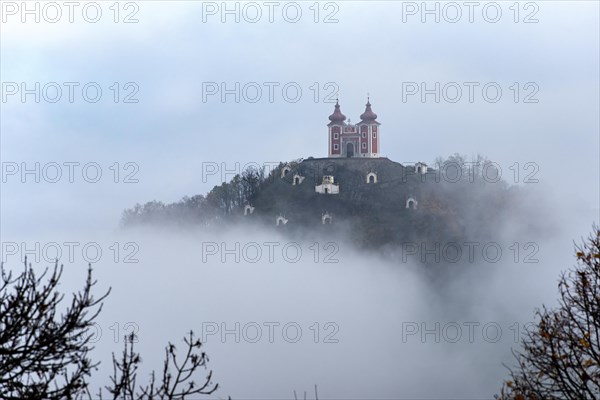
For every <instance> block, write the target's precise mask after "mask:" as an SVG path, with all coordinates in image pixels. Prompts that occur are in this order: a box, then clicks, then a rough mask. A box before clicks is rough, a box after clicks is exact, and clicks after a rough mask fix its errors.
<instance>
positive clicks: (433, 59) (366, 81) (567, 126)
mask: <svg viewBox="0 0 600 400" xmlns="http://www.w3.org/2000/svg"><path fill="white" fill-rule="evenodd" d="M7 3H11V2H4V3H3V4H4V5H3V7H4V8H6V10H4V14H3V18H5V20H6V21H5V22H4V21H3V24H2V32H1V33H2V54H1V55H2V60H1V67H2V82H3V83H4V85H5V86H4V87H3V93H4V94H5V96H6V97H5V98H4V99H3V102H2V121H1V128H2V150H1V151H2V152H1V156H2V161H3V162H17V163H18V164H19V168H20V167H21V165H20V163H22V162H26V163H27V166H28V167H31V168H33V167H32V166H31V165H32V164H33V163H35V162H36V161H37V162H40V163H41V164H40V166H41V167H42V168H43V167H44V166H45V165H46V164H47V163H48V162H57V163H59V164H61V165H62V164H63V163H64V162H80V163H81V165H84V164H86V163H89V162H97V163H99V164H100V165H101V167H102V170H103V177H102V179H100V181H99V182H98V183H95V184H90V183H87V182H86V181H85V180H83V179H82V177H81V170H76V171H75V172H76V173H77V172H79V173H80V174H79V176H76V178H75V183H74V184H68V179H67V178H66V176H67V173H68V167H67V166H64V165H63V167H62V172H63V178H62V179H61V180H60V181H59V182H58V183H56V184H53V183H48V181H47V180H45V179H44V178H43V176H42V178H41V181H42V183H40V184H36V183H35V182H33V178H34V177H33V175H29V176H28V177H27V183H25V184H21V182H20V181H21V179H20V177H19V174H18V173H17V175H8V176H7V177H6V179H5V180H6V184H5V185H3V186H4V187H5V188H6V189H5V190H3V193H2V203H3V204H2V207H5V208H3V214H2V217H3V218H2V219H3V223H2V229H3V232H11V231H13V230H15V229H19V228H18V227H19V225H21V226H22V225H23V224H22V223H21V222H20V221H22V220H23V218H25V217H26V216H27V217H28V219H29V220H31V216H32V214H31V213H32V212H34V213H39V214H40V215H38V218H46V222H52V223H66V224H67V225H71V224H72V223H74V222H75V221H74V220H73V218H76V219H77V220H81V218H80V217H81V216H82V215H85V216H86V217H85V220H86V226H90V224H92V225H93V226H100V225H102V224H105V223H107V222H108V221H109V220H113V221H116V220H117V219H118V217H119V214H120V211H121V210H122V209H123V208H125V207H128V206H130V205H132V204H134V203H135V202H145V201H149V200H153V199H156V200H162V201H176V200H178V199H179V198H181V197H182V196H184V195H190V194H196V193H205V192H206V191H208V190H210V189H211V188H212V186H214V185H215V184H218V183H219V181H220V179H218V178H220V174H217V175H216V176H211V177H209V178H208V179H205V181H206V182H203V179H202V174H201V171H202V163H203V162H217V163H218V164H221V163H223V162H224V163H226V164H225V167H226V168H227V169H233V170H235V169H236V164H235V163H236V162H239V163H240V165H241V166H243V165H244V164H246V163H247V162H258V163H261V164H262V163H268V162H275V161H280V160H290V159H295V158H299V157H308V156H315V157H320V156H321V157H322V156H326V152H327V142H326V126H325V125H326V123H328V119H327V117H328V115H329V114H330V113H331V112H332V110H333V104H331V103H328V102H327V101H330V100H331V99H333V98H334V97H336V95H337V96H339V99H340V103H341V106H342V111H343V112H344V113H345V114H346V116H347V117H348V118H350V119H351V120H353V121H358V120H359V118H358V116H359V115H360V114H361V113H362V112H363V111H364V104H365V102H366V96H367V93H370V95H371V103H372V104H373V110H374V111H375V112H376V113H377V114H378V115H379V118H378V120H379V121H380V122H381V123H382V139H381V146H382V151H381V152H382V154H383V155H386V156H388V157H389V158H391V159H393V160H396V161H399V162H413V161H418V160H422V161H425V162H430V163H431V162H432V161H433V160H434V159H435V157H437V156H440V155H442V156H447V155H449V154H452V153H455V152H459V153H462V154H466V155H467V156H472V155H476V154H478V153H480V154H483V155H485V156H487V157H488V158H490V159H492V160H495V161H497V162H498V163H500V165H501V166H502V167H503V175H504V176H505V177H510V178H514V170H509V169H508V167H510V166H511V165H513V164H514V163H515V162H518V163H519V169H520V170H521V176H520V177H519V178H520V179H519V180H520V181H522V179H523V174H524V173H525V174H526V173H528V172H533V167H530V168H532V169H530V170H528V171H525V170H524V164H525V163H527V162H533V163H536V164H537V165H538V166H539V171H538V172H537V173H536V177H538V178H539V179H540V183H541V184H546V185H549V186H551V187H553V188H555V189H556V190H557V192H556V193H555V195H556V196H561V197H563V198H564V199H565V202H566V203H569V204H571V206H574V207H577V208H578V209H582V208H583V209H584V210H585V213H586V215H587V217H588V219H592V218H593V217H594V216H595V215H597V214H598V207H597V204H598V201H597V200H598V190H597V189H598V187H597V185H596V184H595V183H596V182H598V178H599V176H598V169H599V167H598V147H599V144H598V129H599V128H598V106H599V104H598V47H599V46H598V44H599V43H598V4H597V3H596V2H592V1H589V2H586V1H582V2H570V3H567V2H555V1H552V2H550V1H548V2H537V3H531V4H530V5H529V6H527V7H525V6H524V5H523V4H522V5H521V6H520V7H519V12H518V16H516V15H515V9H514V7H513V8H509V7H511V5H510V4H509V3H499V8H500V11H501V13H502V14H501V17H500V18H499V21H498V22H496V23H491V22H487V20H489V21H493V20H495V19H497V18H496V17H495V15H496V14H495V13H496V10H497V8H498V7H496V6H493V5H492V6H489V5H487V6H486V4H488V3H480V4H479V5H477V6H476V7H474V8H473V9H472V17H470V16H469V10H470V9H469V7H467V6H465V5H462V3H456V4H458V5H459V8H457V7H454V6H452V7H449V6H445V4H444V3H440V4H438V5H437V7H438V9H439V10H440V16H439V18H440V22H439V23H436V22H435V17H436V16H435V15H429V14H423V13H422V9H421V3H410V2H397V3H394V2H387V1H370V2H366V1H365V2H361V1H352V2H337V3H331V4H330V5H327V6H326V5H325V3H321V4H320V6H319V7H318V8H319V15H318V18H319V20H320V22H319V23H315V22H314V18H315V9H316V8H315V7H313V6H312V3H301V4H300V6H299V8H300V10H301V12H302V14H301V17H300V18H299V21H298V22H296V23H291V22H287V21H286V19H287V20H289V21H292V20H294V18H295V12H296V8H298V7H295V6H289V5H288V6H286V7H285V8H284V6H285V4H287V3H281V4H279V5H278V6H276V7H274V8H273V11H272V19H273V22H272V23H269V8H268V7H267V6H265V5H264V4H263V3H260V2H259V3H252V5H251V6H247V5H246V3H238V9H239V12H238V15H237V18H239V20H240V22H239V23H236V21H235V18H236V15H235V14H224V13H222V7H221V5H220V3H218V2H217V3H211V2H204V3H203V2H195V1H181V2H176V3H172V2H170V3H167V2H161V1H142V2H135V3H132V4H131V5H129V6H127V7H125V5H124V4H123V5H121V7H120V9H119V10H120V13H119V15H118V18H119V21H121V22H119V23H114V18H115V11H114V10H113V9H110V8H109V7H110V4H108V3H100V9H101V11H102V15H101V17H100V20H99V21H98V22H97V23H90V22H87V21H86V19H85V18H87V19H88V20H93V18H94V13H95V8H94V7H88V8H86V9H85V10H86V12H85V13H84V11H83V9H84V7H83V6H84V3H82V4H81V5H80V6H77V7H75V8H74V9H73V20H74V22H73V23H69V20H68V18H69V9H68V8H67V7H65V6H61V7H60V10H61V13H62V16H61V18H60V19H59V21H58V22H56V23H50V22H49V20H51V19H53V18H55V15H56V14H55V11H54V9H53V8H52V7H49V8H44V4H45V3H43V2H42V3H40V6H39V10H40V11H39V13H40V22H39V23H35V20H34V17H35V15H22V12H23V10H22V8H21V7H20V4H17V5H18V9H17V10H14V8H11V5H10V4H7ZM15 4H16V3H15ZM59 5H60V4H59ZM254 5H258V8H257V7H255V6H254ZM230 6H231V5H230ZM484 6H485V7H484ZM534 6H535V7H534ZM13 7H14V6H13ZM32 7H33V6H32ZM231 7H233V6H231ZM310 7H313V8H312V9H311V8H310ZM428 7H430V9H435V8H434V7H436V3H434V2H432V3H430V4H429V6H428ZM415 8H417V9H415ZM257 9H259V10H260V12H261V18H260V19H259V20H258V22H256V23H251V22H250V21H251V20H254V19H255V18H256V10H257ZM457 9H458V10H460V12H461V17H460V18H458V17H457V16H456V15H457V14H456V10H457ZM484 9H485V10H486V11H485V12H484ZM284 10H285V12H284ZM13 14H14V15H13ZM21 17H24V18H26V22H25V23H22V22H21V21H20V19H21ZM84 17H85V18H84ZM126 17H129V19H137V20H138V22H137V23H123V21H122V20H124V19H126ZM222 18H225V23H222V22H221V21H222ZM422 18H425V23H422V22H421V20H422ZM457 18H458V22H455V23H451V22H449V21H451V20H454V19H457ZM469 18H472V20H473V22H472V23H470V22H469ZM515 18H518V20H519V22H518V23H515V22H514V19H515ZM403 19H404V20H405V21H406V22H402V21H403ZM486 19H487V20H486ZM526 19H527V20H528V21H529V20H535V19H537V20H538V22H537V23H524V20H526ZM203 20H204V21H206V22H203ZM324 20H327V21H330V22H331V21H333V23H323V21H324ZM335 20H337V21H338V22H335ZM7 82H8V83H7ZM22 82H25V83H26V85H27V87H28V88H35V86H34V84H35V82H40V90H39V92H40V93H41V101H40V103H35V102H34V100H35V99H34V95H27V96H26V99H25V100H26V101H25V103H23V102H22V101H21V97H20V95H21V94H22V93H21V88H20V87H19V88H18V92H17V93H16V94H14V95H10V94H7V92H8V91H9V90H8V89H11V90H12V88H13V86H12V84H11V83H17V84H19V85H20V84H21V83H22ZM49 82H56V83H57V84H59V85H60V86H61V87H62V92H63V93H62V97H61V98H60V99H59V100H58V101H57V102H56V103H49V102H48V101H45V99H47V98H49V99H53V98H54V97H55V94H54V93H55V92H54V91H53V90H54V89H53V88H52V87H48V89H47V93H46V95H45V93H44V90H43V87H44V85H46V84H48V83H49ZM65 82H77V83H79V86H74V89H73V90H74V101H73V103H70V102H69V98H68V94H69V89H68V87H67V86H65V84H64V83H65ZM90 82H97V84H98V86H100V87H101V89H102V91H103V93H102V97H101V98H100V100H99V101H98V102H96V103H90V102H88V101H86V100H85V98H84V97H83V95H82V93H81V92H82V88H83V86H84V85H85V84H86V83H90ZM114 82H118V86H119V89H120V92H119V97H120V98H119V99H118V100H119V102H118V103H116V104H115V103H114V100H113V98H114V96H115V87H114V86H113V84H114ZM128 82H132V83H133V84H132V85H130V86H128V87H125V84H127V83H128ZM213 82H214V83H216V84H217V87H218V90H219V93H217V94H214V95H213V94H209V93H212V92H209V90H212V89H214V88H215V86H214V85H213ZM236 82H239V83H240V90H239V92H238V93H239V94H240V96H241V99H240V102H239V103H236V102H235V95H234V94H229V95H227V96H226V98H225V103H223V102H221V96H220V94H221V93H220V85H221V83H225V85H226V87H227V88H229V89H234V91H235V84H236ZM252 82H255V83H256V84H258V86H260V87H261V88H262V93H261V96H260V97H258V101H256V102H255V103H250V101H251V100H254V99H255V98H257V96H256V91H255V87H256V85H254V84H251V85H250V86H247V84H248V83H252ZM269 82H274V83H272V84H270V85H272V87H273V93H274V94H273V102H272V103H271V102H270V99H269V86H268V85H269V84H268V83H269ZM315 82H316V83H317V84H316V86H315ZM423 82H424V83H425V85H426V88H429V89H431V88H435V84H436V82H439V83H440V90H439V93H440V94H441V99H440V102H439V103H436V102H435V95H434V94H430V95H427V96H426V98H425V103H423V102H422V101H421V96H420V94H421V92H420V90H421V88H420V87H419V88H418V90H419V92H418V93H416V94H414V95H409V94H407V91H408V90H411V89H414V87H415V86H412V85H413V83H416V84H417V85H419V86H420V85H421V83H423ZM452 82H455V83H456V84H453V83H452ZM465 82H475V84H473V85H474V86H472V87H473V102H472V103H471V102H470V101H469V87H468V86H467V85H465ZM515 82H518V85H517V86H518V87H519V99H518V102H517V103H515V102H514V96H515V94H516V86H513V85H514V83H515ZM530 82H531V83H532V84H531V85H529V86H528V87H525V85H526V84H527V83H530ZM328 83H333V85H330V86H326V85H327V84H328ZM449 83H450V85H449V86H446V92H444V86H445V85H447V84H449ZM489 83H492V84H493V86H494V87H492V88H488V90H489V97H488V99H490V101H488V100H486V98H485V97H484V94H483V93H482V90H483V87H484V85H486V84H489ZM7 84H10V85H11V87H7V86H6V85H7ZM286 84H291V85H289V86H288V100H286V98H285V95H284V94H283V93H282V89H283V87H284V85H286ZM245 85H246V91H244V86H245ZM407 85H408V86H407ZM457 85H458V86H460V87H461V88H462V96H461V97H459V99H458V101H457V102H455V103H451V102H449V101H447V100H446V99H449V100H452V99H454V98H455V97H456V94H455V93H456V92H455V87H456V86H457ZM317 86H318V87H320V90H319V91H318V92H317V90H316V87H317ZM496 86H499V87H500V88H501V90H502V96H501V98H500V99H499V101H497V102H495V103H492V102H491V100H493V98H494V97H495V90H496V89H495V87H496ZM111 87H113V89H111ZM297 87H300V89H301V90H302V95H301V97H299V100H298V101H297V102H295V103H293V102H291V101H293V100H294V99H295V97H296V95H295V93H296V92H295V90H296V89H295V88H297ZM511 88H512V89H511ZM138 89H139V90H138ZM203 89H204V93H203ZM89 91H90V95H89V96H90V97H89V98H90V99H93V97H94V91H95V89H94V88H91V89H89ZM134 91H136V93H135V94H133V95H132V96H131V98H130V99H129V100H138V102H137V103H124V102H123V101H124V100H125V98H126V96H127V95H128V94H132V93H133V92H134ZM334 92H337V93H335V94H334ZM203 94H204V96H203ZM403 94H404V97H405V99H404V100H405V101H403ZM328 95H329V97H328ZM528 95H530V97H527V96H528ZM203 97H204V98H203ZM315 97H316V100H317V102H315ZM203 100H204V101H203ZM531 100H538V102H537V103H525V101H531ZM114 162H119V163H120V165H119V168H120V169H121V172H123V173H133V172H134V170H133V169H134V167H129V169H128V170H125V168H124V164H125V163H127V162H132V163H135V164H136V165H137V166H139V171H138V172H137V173H135V177H136V178H139V183H133V184H124V183H120V184H114V183H111V182H110V181H111V179H113V178H114V171H112V170H109V167H110V166H111V165H113V164H114ZM5 167H6V165H5ZM6 168H12V167H6ZM74 168H75V167H74ZM50 169H51V167H48V174H49V175H51V171H50ZM88 172H89V173H90V174H91V175H93V174H92V172H93V171H92V170H89V171H88ZM52 176H53V175H52ZM92 177H93V176H92ZM227 177H228V178H230V177H231V176H227ZM122 178H123V177H120V179H119V180H122ZM44 182H46V183H44ZM64 182H67V183H66V184H65V183H64ZM57 186H60V191H58V190H55V189H56V187H57ZM574 202H576V203H574ZM575 204H577V205H575ZM84 206H85V207H86V208H87V207H89V208H91V209H93V210H94V212H93V215H90V214H92V213H87V212H85V210H82V207H84ZM44 207H48V208H50V209H52V213H51V214H52V216H46V217H43V216H42V214H46V213H45V212H44V210H43V208H44ZM5 210H9V211H8V212H4V211H5ZM74 211H81V212H82V213H83V214H82V215H79V216H77V217H75V214H74ZM36 219H37V218H36ZM38 220H39V219H38ZM40 221H41V220H40ZM41 225H43V224H41ZM31 229H36V228H34V227H32V226H27V230H31Z"/></svg>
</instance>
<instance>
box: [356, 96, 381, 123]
mask: <svg viewBox="0 0 600 400" xmlns="http://www.w3.org/2000/svg"><path fill="white" fill-rule="evenodd" d="M360 119H361V120H363V121H365V122H372V121H375V120H376V119H377V114H375V113H374V112H373V110H371V102H370V101H369V99H367V104H366V108H365V112H364V113H362V114H361V115H360Z"/></svg>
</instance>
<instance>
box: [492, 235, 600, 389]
mask: <svg viewBox="0 0 600 400" xmlns="http://www.w3.org/2000/svg"><path fill="white" fill-rule="evenodd" d="M576 258H577V266H576V267H575V268H574V269H573V270H571V271H568V272H566V273H563V274H562V275H561V277H560V281H559V284H558V288H559V292H560V298H559V306H558V307H557V308H556V309H547V308H546V307H543V308H542V309H541V310H538V311H537V312H536V316H537V319H538V321H537V322H536V325H535V327H534V328H531V329H528V330H527V332H526V333H525V337H524V339H523V343H522V348H523V349H522V351H519V352H513V353H514V355H515V357H516V360H517V364H518V367H517V368H516V369H513V370H511V371H510V376H511V380H509V381H506V382H505V383H504V385H503V387H502V390H501V393H500V395H498V396H496V398H497V399H503V400H505V399H514V400H525V399H573V400H584V399H598V398H600V230H599V229H598V228H597V227H596V226H594V228H593V233H592V235H590V237H589V238H588V239H587V240H586V241H584V242H583V244H582V245H579V246H576Z"/></svg>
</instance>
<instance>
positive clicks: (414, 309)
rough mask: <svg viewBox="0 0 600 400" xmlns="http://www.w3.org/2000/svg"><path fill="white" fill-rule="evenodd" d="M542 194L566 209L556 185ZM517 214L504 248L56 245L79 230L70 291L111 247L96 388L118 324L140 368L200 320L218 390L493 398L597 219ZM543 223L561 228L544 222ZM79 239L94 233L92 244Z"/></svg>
mask: <svg viewBox="0 0 600 400" xmlns="http://www.w3.org/2000/svg"><path fill="white" fill-rule="evenodd" d="M538 189H539V188H538ZM539 190H541V189H539ZM531 196H533V198H535V199H537V200H539V199H538V198H537V195H534V194H533V193H532V194H531ZM525 198H527V197H525ZM530 207H531V205H530V204H524V205H523V208H524V209H529V208H530ZM536 207H537V208H538V209H540V210H542V211H543V212H545V211H551V210H556V209H559V205H558V204H555V203H554V204H553V202H552V201H551V200H550V199H549V198H548V200H547V201H546V202H545V203H537V204H536ZM517 212H518V207H515V214H514V215H513V216H512V217H511V218H510V219H509V220H508V221H506V224H505V226H506V227H507V228H505V231H504V232H498V238H499V241H498V243H500V244H501V247H502V249H503V251H504V253H503V255H502V257H500V258H499V259H498V260H495V261H494V262H481V261H475V262H469V261H468V260H466V259H463V260H461V262H458V263H448V262H447V260H445V259H444V255H443V254H442V255H441V261H440V262H439V264H436V263H435V262H434V263H431V258H430V259H429V261H430V265H428V266H427V267H425V266H424V265H423V264H422V263H419V262H418V260H415V259H412V258H411V257H408V253H407V249H403V248H402V247H397V248H396V252H395V253H389V252H388V253H387V254H386V255H382V254H380V252H379V251H358V250H356V249H355V248H353V247H352V246H351V245H349V244H348V242H346V241H345V240H344V238H343V237H329V238H328V237H326V236H322V235H321V234H320V235H319V236H318V235H316V234H315V235H314V237H313V238H312V239H311V240H301V239H298V236H293V237H292V236H290V235H289V234H285V233H282V232H281V231H278V230H277V229H275V227H273V228H264V226H263V227H259V226H254V225H245V226H243V227H240V228H226V229H223V230H218V231H210V230H206V229H204V230H202V229H187V230H184V229H174V228H170V229H169V228H160V227H155V228H144V229H129V230H122V229H114V230H111V231H104V232H94V233H91V232H83V231H77V232H70V233H65V232H63V233H61V234H59V235H53V236H52V238H53V239H52V240H53V241H54V242H56V243H58V244H59V247H60V248H61V249H63V250H64V249H65V248H66V246H65V245H63V243H66V242H69V240H70V239H69V238H73V237H76V238H78V240H79V242H80V243H82V245H80V246H75V247H74V248H75V250H74V251H73V258H72V259H71V261H72V262H66V261H69V259H68V255H67V253H64V254H63V256H62V259H61V262H63V261H65V264H66V270H65V280H64V282H63V284H62V285H61V289H62V290H64V291H65V292H69V291H74V290H77V289H78V288H79V287H81V285H82V283H83V278H84V272H85V268H84V267H85V265H86V263H85V261H86V260H89V259H90V258H93V257H96V253H95V251H93V250H94V249H95V248H96V247H99V248H101V249H102V251H103V253H102V257H101V258H100V259H98V260H97V261H96V262H94V264H93V266H94V275H95V277H96V279H97V280H98V284H97V287H96V294H97V295H100V294H101V293H103V292H104V291H105V290H106V289H107V288H108V287H109V286H110V287H112V292H111V294H110V296H109V297H108V298H107V299H106V300H105V302H104V309H103V311H102V313H101V314H100V316H99V317H98V320H97V325H96V326H95V332H96V336H95V337H94V339H93V341H94V342H95V345H96V349H95V350H94V352H93V357H94V359H96V360H98V361H101V365H100V368H99V371H98V372H96V373H95V374H94V376H93V379H92V387H97V386H98V385H106V384H108V377H109V375H110V374H111V373H112V364H111V358H110V357H111V356H110V354H111V352H115V353H117V354H118V353H119V352H120V351H121V350H122V346H123V339H122V336H124V335H125V334H127V333H130V332H132V331H135V333H136V334H137V335H138V339H139V341H138V343H136V347H137V350H138V351H139V352H140V353H141V355H142V360H143V364H142V368H141V370H140V378H143V377H146V376H147V374H148V373H149V372H150V370H151V369H155V370H160V368H161V367H162V360H163V356H164V354H163V348H164V346H165V345H166V344H167V343H168V342H169V341H170V342H173V343H175V344H179V345H180V346H179V348H180V349H181V348H182V345H183V342H182V338H183V336H184V335H186V334H187V332H188V331H189V330H190V329H191V330H193V331H194V332H195V333H196V334H197V335H198V336H199V337H200V338H201V339H203V342H204V347H203V350H204V351H205V352H207V354H208V355H209V358H210V362H209V364H208V367H209V368H210V369H211V370H213V374H214V375H213V381H214V382H218V383H219V385H220V388H219V390H218V391H217V392H216V393H215V396H214V397H215V398H226V397H227V396H232V397H233V398H290V399H291V398H293V391H294V390H296V391H297V393H300V395H302V392H303V391H307V392H308V393H309V394H310V396H311V397H313V396H314V395H313V390H314V389H313V387H314V385H317V387H318V393H319V398H357V399H358V398H374V397H376V398H398V397H399V396H401V397H403V398H447V397H460V398H489V397H491V396H492V395H493V394H494V393H496V392H497V390H498V388H499V387H500V384H501V382H502V379H503V378H505V377H506V372H507V371H506V369H505V367H504V366H503V365H502V363H506V364H509V365H511V364H512V362H513V359H512V356H511V353H510V351H511V349H517V348H518V341H517V339H518V337H519V333H522V332H523V329H524V328H525V324H527V323H528V322H530V321H531V320H532V317H533V311H534V309H535V307H539V306H541V305H542V304H546V305H550V306H552V305H553V304H555V302H556V299H557V291H556V281H557V278H558V274H559V272H560V270H563V269H565V268H567V267H569V266H570V265H572V263H573V256H572V254H573V252H572V250H573V248H572V242H571V239H573V238H576V237H577V235H578V234H579V233H581V234H585V233H586V232H587V231H588V230H589V228H590V227H591V225H590V226H587V225H588V224H587V221H585V219H583V218H579V219H577V213H575V212H573V213H563V214H561V215H562V216H560V215H559V214H556V216H552V217H547V216H545V217H544V218H543V219H542V218H539V217H534V216H532V215H530V216H529V218H528V220H527V222H523V217H524V216H523V215H519V214H517ZM544 215H546V214H545V213H544ZM548 215H550V214H548ZM548 226H551V227H552V226H554V227H556V226H561V229H553V230H552V232H550V233H549V232H543V231H542V230H543V229H546V228H547V227H548ZM312 234H313V233H311V232H303V235H304V237H306V236H305V235H312ZM504 239H506V241H504ZM526 240H528V241H535V242H536V243H537V244H538V245H539V252H537V253H535V254H534V256H535V257H533V258H534V259H536V260H538V261H539V262H537V263H525V262H523V261H524V260H523V254H522V253H521V255H520V258H519V260H518V262H515V259H514V253H513V252H511V251H509V250H508V246H510V244H511V243H512V242H513V241H517V242H521V243H524V242H525V241H526ZM17 242H18V240H17ZM39 242H40V243H50V241H49V240H45V241H44V238H40V240H39ZM115 242H116V243H118V246H117V247H119V248H120V249H121V250H120V251H119V252H118V253H116V251H115V250H114V247H111V246H113V244H114V243H115ZM84 243H95V246H94V248H93V249H91V250H90V249H88V251H86V252H85V253H84V252H82V251H80V250H81V249H82V247H83V244H84ZM129 243H134V244H135V246H136V247H135V248H127V247H126V246H127V244H129ZM315 243H317V244H318V247H319V248H320V250H319V252H318V253H316V248H315ZM236 245H237V246H239V247H237V248H236ZM327 246H329V247H327ZM51 247H52V246H50V245H46V246H45V247H44V245H42V247H41V249H40V251H39V254H40V257H41V259H40V263H39V265H40V267H41V266H43V265H51V263H49V262H46V261H45V260H44V257H51V256H52V254H54V253H53V252H54V251H55V248H51ZM44 249H45V250H44ZM388 250H389V249H388ZM35 254H36V253H35V252H31V254H30V255H29V257H30V261H35V260H34V259H32V257H35ZM20 256H21V254H15V255H11V256H7V260H6V261H7V262H8V263H9V264H14V263H15V262H16V261H17V260H18V259H19V257H20ZM115 257H116V259H115ZM431 264H433V265H431ZM432 274H433V275H435V274H437V275H438V276H437V277H436V276H432ZM439 276H443V281H442V282H440V279H439ZM315 323H317V324H318V325H315ZM236 324H239V325H238V327H236ZM257 326H258V327H259V328H260V334H258V332H259V331H258V330H257ZM284 327H287V328H285V329H286V330H285V331H284ZM224 329H226V330H228V332H229V333H225V335H224V336H222V334H223V333H224V332H223V330H224ZM298 329H300V330H301V332H300V331H299V330H298ZM236 331H237V334H236ZM299 332H300V333H299ZM317 332H318V333H317ZM315 335H316V336H315ZM141 380H142V381H143V379H141Z"/></svg>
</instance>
